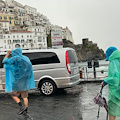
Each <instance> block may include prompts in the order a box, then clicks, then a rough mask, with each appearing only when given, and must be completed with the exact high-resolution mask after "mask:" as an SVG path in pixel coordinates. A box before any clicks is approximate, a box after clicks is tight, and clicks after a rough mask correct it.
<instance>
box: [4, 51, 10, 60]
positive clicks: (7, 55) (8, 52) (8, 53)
mask: <svg viewBox="0 0 120 120" xmlns="http://www.w3.org/2000/svg"><path fill="white" fill-rule="evenodd" d="M10 53H11V50H8V51H7V54H6V56H5V57H4V59H5V58H8V57H9V55H10Z"/></svg>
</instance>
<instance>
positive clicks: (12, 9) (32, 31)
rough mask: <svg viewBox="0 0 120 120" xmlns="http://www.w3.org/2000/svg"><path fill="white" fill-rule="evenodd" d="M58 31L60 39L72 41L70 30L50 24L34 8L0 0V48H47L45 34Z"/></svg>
mask: <svg viewBox="0 0 120 120" xmlns="http://www.w3.org/2000/svg"><path fill="white" fill-rule="evenodd" d="M50 31H51V32H59V33H60V34H62V39H66V40H69V41H71V42H73V39H72V32H71V31H70V30H69V29H68V27H66V28H62V27H60V26H58V25H51V23H50V21H49V19H48V18H47V17H46V16H45V15H43V14H41V13H39V12H37V9H36V8H33V7H31V6H28V5H25V6H23V5H22V4H21V3H19V2H16V1H15V0H0V42H1V45H2V46H0V48H1V49H0V50H8V49H14V48H17V47H22V48H23V49H33V48H39V49H41V48H47V35H49V34H50Z"/></svg>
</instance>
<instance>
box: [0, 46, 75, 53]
mask: <svg viewBox="0 0 120 120" xmlns="http://www.w3.org/2000/svg"><path fill="white" fill-rule="evenodd" d="M66 50H74V49H73V48H68V47H67V48H58V49H52V48H51V49H32V50H31V49H30V50H29V49H28V50H24V49H23V50H22V53H31V52H58V51H60V52H61V51H66ZM6 53H7V51H1V52H0V55H5V54H6Z"/></svg>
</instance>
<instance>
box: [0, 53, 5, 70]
mask: <svg viewBox="0 0 120 120" xmlns="http://www.w3.org/2000/svg"><path fill="white" fill-rule="evenodd" d="M4 57H5V55H0V68H3V63H2V61H3V59H4Z"/></svg>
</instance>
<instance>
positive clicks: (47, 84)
mask: <svg viewBox="0 0 120 120" xmlns="http://www.w3.org/2000/svg"><path fill="white" fill-rule="evenodd" d="M39 88H40V92H41V94H43V95H47V96H49V95H53V94H54V93H55V92H56V89H57V87H56V85H55V83H54V82H53V81H51V80H43V81H42V82H41V83H40V87H39Z"/></svg>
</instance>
